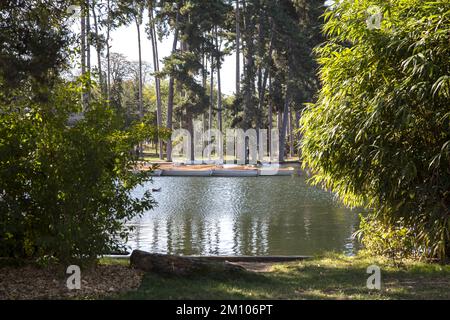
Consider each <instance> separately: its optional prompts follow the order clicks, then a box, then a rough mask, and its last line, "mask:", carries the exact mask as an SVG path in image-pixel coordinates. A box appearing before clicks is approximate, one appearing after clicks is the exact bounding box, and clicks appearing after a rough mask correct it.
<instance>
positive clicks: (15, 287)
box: [0, 265, 144, 300]
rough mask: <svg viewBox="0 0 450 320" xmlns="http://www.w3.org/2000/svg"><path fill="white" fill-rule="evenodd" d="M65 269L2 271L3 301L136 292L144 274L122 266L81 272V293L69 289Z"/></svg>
mask: <svg viewBox="0 0 450 320" xmlns="http://www.w3.org/2000/svg"><path fill="white" fill-rule="evenodd" d="M69 276H70V275H66V274H65V270H63V269H62V268H61V267H50V268H37V267H34V266H26V267H21V268H14V267H2V268H0V300H37V299H95V298H101V297H105V296H110V295H114V294H120V293H125V292H130V291H133V290H136V289H137V288H138V287H139V285H140V284H141V281H142V277H143V276H144V273H143V272H141V271H138V270H133V269H131V268H129V267H127V266H122V265H99V266H96V267H95V268H92V269H88V270H82V271H81V279H82V280H81V290H73V291H71V290H69V289H68V288H67V285H66V281H67V277H69Z"/></svg>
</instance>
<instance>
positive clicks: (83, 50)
mask: <svg viewBox="0 0 450 320" xmlns="http://www.w3.org/2000/svg"><path fill="white" fill-rule="evenodd" d="M80 37H81V75H82V76H83V77H84V76H85V75H86V11H85V8H84V6H83V8H82V9H81V35H80ZM81 100H82V103H83V111H85V110H86V108H87V95H86V92H85V91H84V90H83V92H82V99H81Z"/></svg>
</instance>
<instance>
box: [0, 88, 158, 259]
mask: <svg viewBox="0 0 450 320" xmlns="http://www.w3.org/2000/svg"><path fill="white" fill-rule="evenodd" d="M77 88H79V85H78V84H76V83H61V84H60V85H58V86H56V87H55V89H53V91H52V94H51V95H49V101H48V102H47V103H43V102H39V103H32V102H30V101H28V100H27V99H20V98H18V99H16V100H14V102H13V103H11V104H9V105H5V104H4V105H2V106H0V107H1V110H3V112H1V113H0V212H1V220H0V256H9V257H11V256H13V257H33V258H38V257H39V258H42V257H56V258H58V259H59V261H61V262H68V261H74V260H82V261H92V260H93V259H96V258H97V256H98V255H99V254H104V253H107V252H111V251H117V250H120V249H121V247H122V244H123V240H124V239H126V237H127V234H128V231H129V230H128V229H127V228H125V227H124V222H125V221H127V220H129V219H131V218H133V217H135V216H137V215H139V214H141V213H142V212H143V211H145V210H148V209H151V208H152V206H153V205H154V200H153V198H152V197H151V195H150V193H149V192H147V193H146V194H145V195H144V196H143V197H142V198H135V197H133V196H132V190H133V189H134V188H135V187H136V186H137V185H139V184H141V183H143V182H144V181H146V180H148V179H149V176H148V173H134V172H133V170H132V169H133V165H134V160H136V159H134V158H133V157H134V156H133V154H132V153H130V150H132V149H133V146H135V145H136V144H138V143H139V142H140V141H143V140H144V139H145V138H146V137H149V136H154V135H155V134H156V131H155V130H154V129H152V128H149V127H148V126H147V125H146V124H145V123H136V124H134V125H133V126H132V127H130V128H128V129H126V130H119V129H118V127H117V125H116V123H117V121H116V119H115V114H114V112H113V111H112V110H111V109H110V108H109V107H108V105H107V104H104V103H101V102H95V101H92V103H91V104H90V108H89V111H87V112H86V113H85V117H84V119H82V120H80V121H79V122H78V123H76V124H74V125H73V126H69V125H68V118H69V115H70V114H71V113H73V112H77V111H79V110H78V107H77V106H80V101H79V100H80V99H79V98H80V97H81V93H80V91H79V90H78V89H77ZM12 107H13V108H12ZM6 110H10V111H8V112H6Z"/></svg>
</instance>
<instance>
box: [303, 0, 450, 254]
mask: <svg viewBox="0 0 450 320" xmlns="http://www.w3.org/2000/svg"><path fill="white" fill-rule="evenodd" d="M377 12H379V13H381V14H382V15H383V19H382V20H381V25H380V26H379V28H378V26H375V27H373V26H371V25H370V23H368V22H367V19H368V18H370V16H371V15H372V14H376V13H377ZM325 18H326V25H325V27H324V30H325V32H326V34H327V35H328V37H329V40H328V41H327V42H326V43H325V44H324V45H323V46H321V47H320V48H318V50H317V52H318V55H319V62H320V64H321V66H322V68H321V72H320V77H321V80H322V83H323V88H322V90H321V91H320V95H319V99H318V102H317V103H316V104H314V105H310V106H309V107H308V108H307V110H306V111H305V112H304V113H303V118H302V120H301V126H302V132H303V135H304V140H303V142H302V150H303V155H304V166H305V167H309V168H310V169H311V170H312V171H313V172H314V174H315V176H314V178H313V181H314V182H315V183H317V184H321V185H323V186H325V187H326V188H329V189H332V190H333V191H334V192H336V193H337V194H338V196H339V197H340V198H341V199H343V200H344V201H345V202H346V203H347V204H349V205H352V206H365V207H367V208H370V209H372V211H371V212H372V213H371V215H370V219H372V221H374V223H380V224H381V226H383V227H384V228H385V230H387V231H389V230H392V228H400V229H401V228H406V230H407V231H408V233H409V234H412V235H413V239H414V250H413V251H414V252H415V254H418V255H420V256H422V257H424V256H426V257H438V258H441V259H443V258H444V257H445V256H448V255H449V253H450V125H449V122H450V45H449V38H450V2H449V1H447V0H438V1H419V0H400V1H368V0H363V1H350V0H344V1H339V2H336V3H335V4H334V5H333V6H332V8H330V9H329V10H328V11H327V13H326V15H325ZM370 21H371V20H369V22H370ZM364 236H366V237H371V233H370V232H368V233H366V234H365V235H364ZM385 237H389V233H387V234H386V235H385Z"/></svg>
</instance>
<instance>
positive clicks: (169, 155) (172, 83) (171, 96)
mask: <svg viewBox="0 0 450 320" xmlns="http://www.w3.org/2000/svg"><path fill="white" fill-rule="evenodd" d="M179 19H180V10H179V9H178V10H177V17H176V26H175V32H174V37H173V45H172V54H173V53H175V51H176V50H177V43H178V33H179V30H178V21H179ZM174 95H175V79H174V78H173V77H170V80H169V96H168V98H167V101H168V102H167V128H168V129H169V130H172V127H173V119H172V118H173V102H174ZM167 161H172V139H171V138H170V137H169V140H168V141H167Z"/></svg>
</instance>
